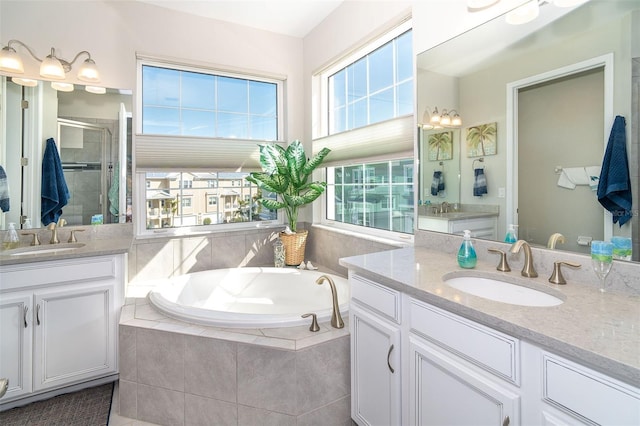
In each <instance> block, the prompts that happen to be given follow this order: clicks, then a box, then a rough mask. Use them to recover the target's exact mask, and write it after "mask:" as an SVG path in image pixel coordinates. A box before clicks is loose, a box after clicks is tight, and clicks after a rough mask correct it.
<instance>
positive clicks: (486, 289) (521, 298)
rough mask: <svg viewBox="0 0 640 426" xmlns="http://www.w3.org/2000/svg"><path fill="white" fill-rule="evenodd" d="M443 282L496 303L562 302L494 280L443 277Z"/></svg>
mask: <svg viewBox="0 0 640 426" xmlns="http://www.w3.org/2000/svg"><path fill="white" fill-rule="evenodd" d="M444 282H445V283H446V284H447V285H448V286H450V287H453V288H455V289H457V290H460V291H464V292H465V293H469V294H472V295H474V296H478V297H482V298H484V299H489V300H494V301H496V302H502V303H509V304H511V305H520V306H556V305H560V304H561V303H563V302H564V300H562V299H560V298H559V297H556V296H553V295H551V294H549V293H546V292H544V291H540V290H535V289H533V288H529V287H524V286H522V285H518V284H513V283H510V282H506V281H502V280H498V279H495V278H486V277H475V276H451V277H449V278H448V277H447V276H445V277H444Z"/></svg>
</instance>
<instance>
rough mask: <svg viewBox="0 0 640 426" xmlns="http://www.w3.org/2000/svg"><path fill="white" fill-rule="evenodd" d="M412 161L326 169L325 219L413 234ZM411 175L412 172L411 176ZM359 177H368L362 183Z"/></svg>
mask: <svg viewBox="0 0 640 426" xmlns="http://www.w3.org/2000/svg"><path fill="white" fill-rule="evenodd" d="M407 167H408V168H413V160H412V159H406V160H397V161H387V162H379V163H370V164H358V165H352V166H338V167H327V212H326V218H327V219H328V220H332V221H336V222H342V223H345V224H350V225H360V226H366V227H370V228H376V229H381V230H386V231H393V232H401V233H406V234H411V233H413V190H414V188H413V183H412V181H411V180H408V179H407V174H406V168H407ZM411 175H412V176H413V173H412V174H411ZM362 176H368V178H367V179H365V180H363V179H362Z"/></svg>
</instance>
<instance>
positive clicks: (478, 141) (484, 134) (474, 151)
mask: <svg viewBox="0 0 640 426" xmlns="http://www.w3.org/2000/svg"><path fill="white" fill-rule="evenodd" d="M465 141H466V146H467V157H485V156H487V155H496V153H497V152H498V150H497V123H496V122H493V123H486V124H480V125H477V126H472V127H469V128H467V129H466V133H465Z"/></svg>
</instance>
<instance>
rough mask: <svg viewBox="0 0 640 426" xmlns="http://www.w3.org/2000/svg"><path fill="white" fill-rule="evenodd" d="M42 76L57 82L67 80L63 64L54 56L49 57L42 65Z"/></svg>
mask: <svg viewBox="0 0 640 426" xmlns="http://www.w3.org/2000/svg"><path fill="white" fill-rule="evenodd" d="M40 75H41V76H42V77H44V78H53V79H56V80H62V79H64V78H65V74H64V68H63V67H62V64H61V63H60V61H59V60H58V58H56V57H55V56H53V54H51V55H49V56H47V57H46V58H44V60H43V61H42V64H41V65H40Z"/></svg>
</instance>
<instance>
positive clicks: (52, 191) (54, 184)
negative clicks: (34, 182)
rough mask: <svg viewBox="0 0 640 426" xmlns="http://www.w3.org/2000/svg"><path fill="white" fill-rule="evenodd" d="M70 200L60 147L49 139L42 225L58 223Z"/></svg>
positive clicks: (44, 161) (45, 157) (44, 165)
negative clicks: (59, 151)
mask: <svg viewBox="0 0 640 426" xmlns="http://www.w3.org/2000/svg"><path fill="white" fill-rule="evenodd" d="M69 198H71V196H70V194H69V189H68V188H67V182H66V181H65V179H64V174H63V172H62V163H61V162H60V156H59V155H58V147H57V146H56V142H55V141H54V140H53V138H49V139H47V145H46V147H45V149H44V157H43V158H42V193H41V199H42V206H41V208H40V210H41V217H42V225H44V226H46V225H48V224H50V223H51V222H58V219H59V218H60V216H61V215H62V208H63V207H64V206H66V205H67V202H68V201H69Z"/></svg>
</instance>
